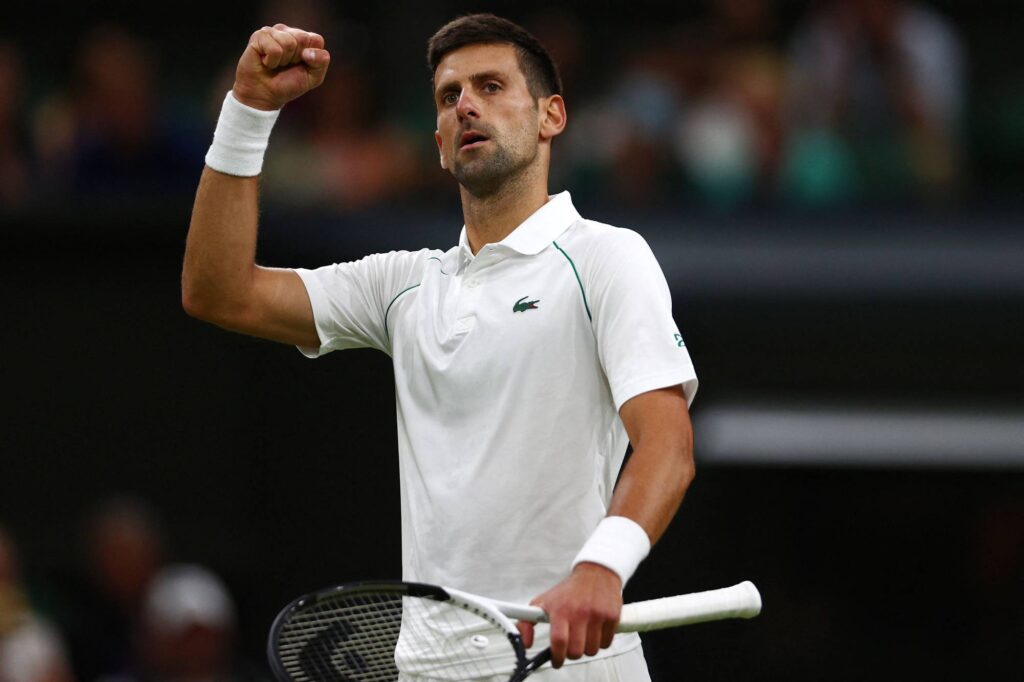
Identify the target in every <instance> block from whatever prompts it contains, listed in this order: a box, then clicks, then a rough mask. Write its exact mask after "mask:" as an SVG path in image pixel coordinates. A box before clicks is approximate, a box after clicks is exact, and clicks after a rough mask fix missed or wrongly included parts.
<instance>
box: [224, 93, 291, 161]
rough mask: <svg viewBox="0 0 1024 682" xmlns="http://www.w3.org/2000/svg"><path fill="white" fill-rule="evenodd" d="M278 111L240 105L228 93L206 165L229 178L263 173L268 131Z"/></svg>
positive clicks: (272, 125) (268, 138)
mask: <svg viewBox="0 0 1024 682" xmlns="http://www.w3.org/2000/svg"><path fill="white" fill-rule="evenodd" d="M280 113H281V110H280V109H278V110H277V111H262V110H260V109H254V108H252V107H250V106H247V105H245V104H242V103H241V102H239V101H238V100H237V99H235V96H234V94H233V93H232V92H231V91H230V90H229V91H228V94H227V95H226V96H225V97H224V105H223V106H222V107H221V109H220V118H219V119H218V120H217V129H216V130H215V131H214V133H213V144H211V145H210V151H208V152H206V165H207V166H209V167H210V168H212V169H213V170H215V171H220V172H221V173H226V174H228V175H238V176H241V177H244V178H251V177H253V176H254V175H259V174H260V171H261V170H263V153H264V152H266V151H267V143H268V142H269V141H270V131H271V129H273V127H274V122H275V121H277V115H278V114H280Z"/></svg>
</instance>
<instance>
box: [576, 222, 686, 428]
mask: <svg viewBox="0 0 1024 682" xmlns="http://www.w3.org/2000/svg"><path fill="white" fill-rule="evenodd" d="M598 241H599V244H598V245H597V246H596V247H595V248H594V249H593V250H590V253H589V256H590V260H591V263H590V267H589V268H588V269H589V270H590V273H589V275H590V282H589V283H588V284H589V287H588V288H589V289H590V295H591V299H592V300H591V313H592V318H593V319H592V322H593V325H594V332H595V334H596V336H597V347H598V354H599V355H600V358H601V364H602V366H603V368H604V371H605V375H606V376H607V377H608V383H609V385H610V387H611V391H612V397H613V399H614V400H615V409H616V410H618V409H621V407H622V405H623V403H625V402H626V401H627V400H629V399H630V398H632V397H634V396H637V395H640V394H641V393H645V392H647V391H653V390H655V389H658V388H665V387H668V386H676V385H682V387H683V391H684V392H685V393H686V400H687V403H692V402H693V398H694V396H695V395H696V392H697V374H696V372H695V371H694V368H693V362H692V361H691V359H690V354H689V352H688V351H687V349H686V343H685V341H684V340H683V335H682V334H681V333H680V331H679V327H678V326H677V325H676V323H675V320H673V318H672V297H671V294H670V293H669V289H668V283H667V282H666V281H665V275H664V273H663V272H662V270H661V266H660V265H658V261H657V260H656V259H655V257H654V254H653V253H652V252H651V248H650V247H649V246H648V245H647V242H646V241H644V239H643V237H641V236H640V235H639V234H637V233H636V232H633V231H631V230H625V229H614V230H611V231H610V232H607V233H605V234H604V235H602V238H601V239H600V240H598Z"/></svg>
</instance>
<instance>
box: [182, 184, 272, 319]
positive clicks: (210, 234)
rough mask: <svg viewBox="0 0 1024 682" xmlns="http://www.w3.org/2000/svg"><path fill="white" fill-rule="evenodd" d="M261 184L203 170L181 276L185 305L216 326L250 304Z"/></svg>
mask: <svg viewBox="0 0 1024 682" xmlns="http://www.w3.org/2000/svg"><path fill="white" fill-rule="evenodd" d="M258 196H259V178H258V177H251V178H242V177H235V176H231V175H225V174H223V173H219V172H217V171H215V170H213V169H211V168H209V167H207V168H204V169H203V175H202V178H201V179H200V181H199V189H198V190H197V191H196V200H195V205H194V207H193V209H192V222H191V223H190V225H189V230H188V239H187V241H186V245H185V263H184V267H183V268H182V276H181V298H182V305H183V306H184V308H185V310H186V311H188V313H189V314H190V315H193V316H195V317H199V318H201V319H206V320H210V321H213V322H216V321H218V319H219V318H220V317H222V316H224V315H225V314H228V313H230V309H231V308H232V307H233V306H237V305H240V304H241V302H243V301H245V300H247V297H248V293H249V291H250V290H251V287H252V282H253V271H254V268H255V257H256V224H257V215H258V211H259V204H258Z"/></svg>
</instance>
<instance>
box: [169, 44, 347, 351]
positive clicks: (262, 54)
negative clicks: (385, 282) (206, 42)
mask: <svg viewBox="0 0 1024 682" xmlns="http://www.w3.org/2000/svg"><path fill="white" fill-rule="evenodd" d="M329 62H330V55H329V54H328V53H327V51H326V50H325V49H324V40H323V38H322V37H321V36H319V35H318V34H316V33H310V32H308V31H303V30H300V29H296V28H290V27H288V26H285V25H284V24H277V25H275V26H273V27H269V26H268V27H264V28H262V29H260V30H259V31H256V32H255V33H253V34H252V36H251V37H250V39H249V44H248V45H247V46H246V48H245V51H244V52H243V53H242V56H241V58H240V59H239V60H238V67H237V69H236V70H235V83H234V86H233V88H232V92H231V95H230V97H231V98H232V100H233V101H226V102H225V112H224V114H222V117H221V123H220V124H218V138H220V139H219V140H218V141H215V142H214V147H213V148H211V154H210V156H208V157H207V158H208V165H207V167H206V168H204V169H203V175H202V178H201V179H200V181H199V189H198V190H197V192H196V200H195V205H194V207H193V209H192V222H191V224H190V225H189V231H188V240H187V242H186V246H185V262H184V267H183V268H182V275H181V300H182V305H183V307H184V308H185V310H186V312H188V314H189V315H192V316H193V317H197V318H199V319H202V320H206V321H208V322H212V323H214V324H217V325H219V326H221V327H224V328H226V329H231V330H233V331H238V332H243V333H246V334H252V335H254V336H260V337H263V338H267V339H271V340H274V341H281V342H283V343H290V344H295V345H303V346H317V345H319V342H318V337H317V333H316V326H315V324H314V321H313V310H312V306H311V305H310V302H309V297H308V296H307V294H306V290H305V287H304V286H303V284H302V281H301V280H300V279H299V277H298V275H296V274H295V273H293V272H291V271H289V270H279V269H274V268H264V267H260V266H258V265H256V261H255V257H256V232H257V223H258V213H259V175H258V174H259V165H260V163H261V161H262V157H261V156H260V154H261V153H262V152H258V153H257V154H256V156H257V158H256V161H255V167H253V162H252V157H253V154H254V152H253V151H252V149H251V148H252V147H253V146H254V142H255V146H256V147H257V148H258V147H259V142H260V140H259V135H260V133H259V132H258V131H259V130H260V129H261V128H262V129H264V130H266V131H268V130H269V127H270V126H271V125H273V116H274V115H273V114H270V113H266V112H276V111H278V110H279V109H281V107H283V106H284V105H285V104H286V103H288V102H290V101H291V100H293V99H295V98H296V97H299V96H301V95H303V94H305V93H306V92H308V91H309V90H312V89H313V88H315V87H317V86H318V85H320V84H321V83H322V82H323V80H324V76H325V75H326V72H327V65H328V63H329ZM229 114H230V116H232V117H233V119H232V121H231V123H232V126H228V125H225V120H226V117H227V116H228V115H229ZM239 128H240V129H241V130H242V131H243V132H242V133H241V135H242V136H241V137H239V135H240V133H239V132H238V130H239ZM250 128H251V129H250ZM253 131H257V132H255V133H254V132H253ZM262 134H263V140H262V142H263V143H264V145H265V142H266V135H267V134H269V133H268V132H264V133H262ZM254 138H255V140H254ZM218 145H221V146H220V147H219V148H218ZM240 148H244V151H242V152H241V156H242V157H244V158H243V161H241V162H240V161H238V160H237V159H236V158H234V157H233V154H234V153H235V152H236V151H237V150H238V149H240ZM225 150H228V153H227V154H224V153H223V152H224V151H225ZM210 159H217V160H216V161H211V160H210ZM209 164H212V165H214V166H216V167H217V168H218V170H215V169H214V168H211V167H210V165H209Z"/></svg>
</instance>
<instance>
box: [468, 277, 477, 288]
mask: <svg viewBox="0 0 1024 682" xmlns="http://www.w3.org/2000/svg"><path fill="white" fill-rule="evenodd" d="M478 286H480V280H478V279H469V280H466V287H467V288H469V289H475V288H476V287H478Z"/></svg>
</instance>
